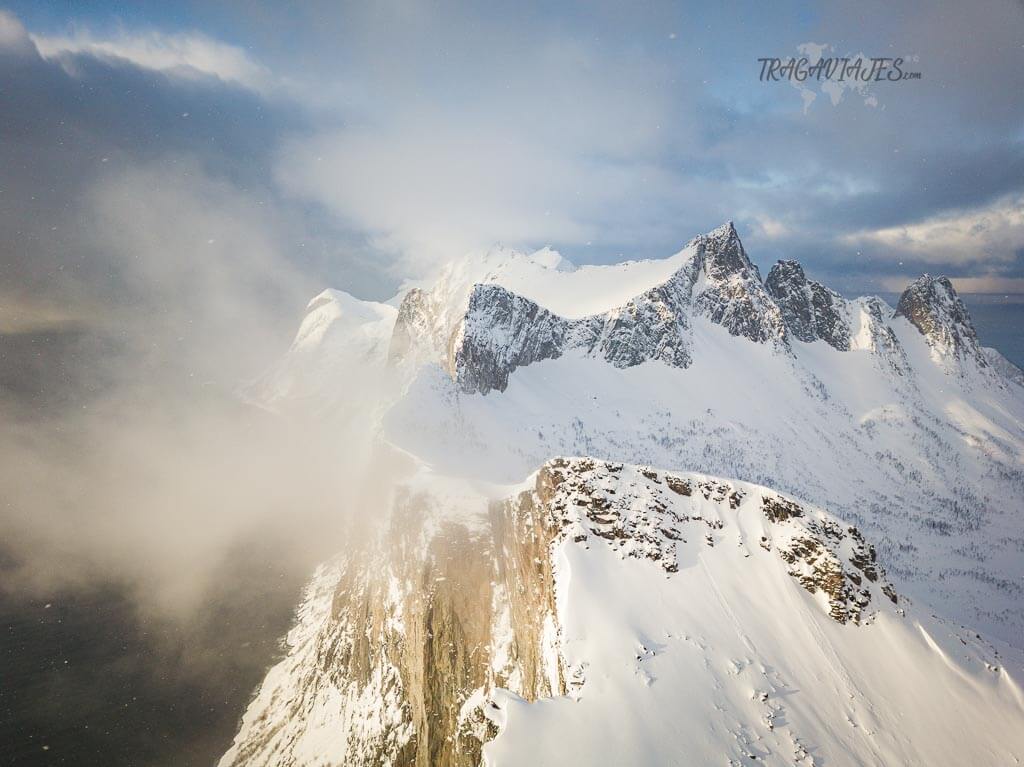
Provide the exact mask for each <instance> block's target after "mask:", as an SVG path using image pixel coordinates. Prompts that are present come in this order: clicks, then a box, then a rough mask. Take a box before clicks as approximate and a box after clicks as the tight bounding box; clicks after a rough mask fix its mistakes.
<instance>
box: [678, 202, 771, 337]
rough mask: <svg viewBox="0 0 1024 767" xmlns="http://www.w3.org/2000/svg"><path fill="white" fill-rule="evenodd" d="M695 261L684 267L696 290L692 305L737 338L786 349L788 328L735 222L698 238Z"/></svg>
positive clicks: (699, 312) (695, 247)
mask: <svg viewBox="0 0 1024 767" xmlns="http://www.w3.org/2000/svg"><path fill="white" fill-rule="evenodd" d="M691 245H692V246H693V247H694V249H695V250H696V256H695V258H694V259H693V261H692V262H691V263H690V264H689V265H688V266H687V267H684V269H686V271H687V273H688V274H689V275H690V279H691V281H692V284H693V285H694V288H693V306H694V309H695V311H696V312H697V313H698V314H702V315H704V316H706V317H707V318H708V319H710V320H711V321H712V322H714V323H716V324H718V325H721V326H722V327H724V328H725V329H726V330H728V331H729V333H731V334H732V335H734V336H742V337H743V338H748V339H750V340H751V341H756V342H759V343H765V342H773V343H776V344H780V345H785V344H786V343H787V341H788V336H787V332H786V325H785V323H784V322H783V320H782V313H781V312H780V311H779V307H778V306H777V305H776V304H775V302H774V301H773V300H772V298H771V296H770V295H768V293H767V292H766V291H765V288H764V285H762V284H761V274H760V272H759V271H758V269H757V267H756V266H754V264H753V263H751V261H750V259H749V258H748V257H747V252H746V250H744V248H743V243H742V242H740V238H739V235H738V234H737V233H736V228H735V227H734V226H733V224H732V222H731V221H730V222H728V223H727V224H725V225H724V226H720V227H719V228H718V229H715V230H714V231H712V232H709V233H708V234H705V235H701V236H700V237H698V238H696V239H695V240H694V241H693V242H692V243H691Z"/></svg>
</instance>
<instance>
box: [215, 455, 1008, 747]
mask: <svg viewBox="0 0 1024 767" xmlns="http://www.w3.org/2000/svg"><path fill="white" fill-rule="evenodd" d="M503 493H504V494H506V497H504V498H502V497H500V496H501V494H503ZM288 642H289V655H288V657H287V658H286V659H285V660H284V661H282V662H281V663H280V664H279V665H278V666H277V667H275V668H274V669H273V670H272V671H271V672H270V674H268V676H267V679H266V681H265V682H264V684H263V686H262V688H261V690H260V691H259V694H258V695H257V697H256V699H255V700H254V702H253V704H252V705H251V706H250V708H249V711H248V712H247V713H246V716H245V719H244V721H243V724H242V729H241V732H240V733H239V736H238V738H237V739H236V742H235V745H234V746H233V748H232V750H231V751H229V752H228V754H227V755H225V757H224V759H223V761H222V763H221V764H222V765H224V766H225V767H227V766H228V765H235V764H247V765H286V764H324V765H326V764H337V765H340V764H345V765H377V764H417V765H433V766H436V767H445V766H446V765H476V764H479V763H480V760H481V747H483V748H482V754H483V758H485V760H486V762H487V763H488V764H492V765H544V764H581V765H582V764H587V765H589V764H652V765H655V764H659V765H660V764H671V763H678V762H683V763H687V764H729V763H735V764H741V763H747V762H749V761H750V760H752V759H756V760H757V761H759V762H761V763H764V764H773V765H791V764H838V765H847V764H922V765H924V764H928V765H937V764H949V765H955V764H969V763H970V764H1000V763H1015V761H1014V760H1016V759H1019V758H1020V757H1021V756H1022V755H1024V698H1022V695H1021V690H1020V688H1019V686H1018V683H1017V681H1016V679H1019V678H1020V674H1021V672H1022V671H1024V667H1022V660H1024V659H1022V656H1021V654H1020V652H1019V651H1017V650H1014V649H1013V648H1008V647H1005V646H1002V645H998V644H992V643H989V642H986V641H983V640H981V639H979V638H978V637H977V636H975V635H974V634H973V633H972V632H969V631H966V630H964V629H962V628H960V627H957V626H955V625H953V624H949V623H946V622H943V621H941V620H938V619H936V618H933V617H931V616H930V615H929V614H928V613H927V612H926V611H924V610H921V609H919V608H918V607H917V606H916V605H913V604H911V603H909V602H907V600H906V599H904V598H901V597H899V596H898V595H897V593H896V590H895V589H894V588H893V586H892V585H891V584H890V583H889V581H888V580H887V578H886V575H885V572H884V570H883V569H882V568H881V566H880V565H879V564H878V563H877V561H876V554H875V551H874V549H873V547H872V546H871V545H870V544H869V543H867V542H866V541H865V540H864V538H863V536H862V535H861V534H860V532H859V531H858V530H857V529H856V528H854V527H851V526H849V525H846V524H844V523H842V522H840V521H839V520H837V519H836V518H834V517H833V516H831V515H830V514H828V513H826V512H824V511H822V510H820V509H816V508H813V507H810V506H807V505H806V504H803V503H801V502H798V501H795V500H793V499H791V498H787V497H785V496H782V495H779V494H778V493H776V492H774V491H771V490H768V489H767V488H763V487H759V486H756V485H751V484H749V483H742V482H735V481H727V480H721V479H717V478H713V477H709V476H706V475H698V474H686V473H677V472H665V471H660V470H654V469H651V468H648V467H634V466H624V465H622V464H614V463H607V462H602V461H595V460H592V459H557V460H553V461H551V462H549V463H548V464H546V465H545V466H544V467H543V468H542V469H541V470H540V471H539V472H537V473H536V474H535V475H534V476H532V477H531V478H530V479H529V480H528V481H527V482H526V483H525V484H523V485H521V486H518V487H515V488H491V489H490V491H489V492H481V491H479V490H478V491H476V492H475V493H474V491H472V490H471V489H470V488H469V487H468V485H467V484H465V483H464V484H462V485H460V484H459V483H452V482H451V481H450V480H444V479H443V478H437V477H431V476H430V475H429V473H427V474H421V475H420V476H418V477H416V478H415V479H413V480H412V481H411V482H410V483H409V485H408V486H406V487H404V488H400V489H399V490H398V491H397V492H396V497H395V506H394V510H393V512H392V515H391V518H390V522H389V527H388V529H387V531H386V532H385V533H383V534H382V535H381V537H380V538H379V539H378V541H377V543H376V544H374V545H373V546H371V547H370V549H369V550H368V551H366V552H362V553H354V554H349V555H347V556H346V557H345V558H342V559H339V561H338V562H335V563H332V564H331V565H329V566H325V567H324V568H322V569H321V571H320V572H319V573H318V574H317V576H316V578H315V579H314V582H313V584H312V585H311V586H310V588H309V590H308V592H307V597H306V601H305V603H304V605H303V607H302V609H301V610H300V613H299V623H298V625H297V626H296V628H295V629H294V630H293V631H292V633H291V635H290V636H289V639H288ZM531 701H536V702H531ZM485 744H486V745H485Z"/></svg>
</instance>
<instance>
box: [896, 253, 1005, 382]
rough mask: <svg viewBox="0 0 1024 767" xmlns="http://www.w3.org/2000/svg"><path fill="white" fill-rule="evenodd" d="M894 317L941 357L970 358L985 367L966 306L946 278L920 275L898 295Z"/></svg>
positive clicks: (986, 364) (976, 335) (985, 363)
mask: <svg viewBox="0 0 1024 767" xmlns="http://www.w3.org/2000/svg"><path fill="white" fill-rule="evenodd" d="M893 316H894V317H904V318H905V319H906V320H907V321H908V322H910V324H911V325H913V326H914V327H915V328H917V330H918V331H919V332H920V333H921V335H923V336H924V337H925V339H926V341H927V342H928V345H929V346H931V347H932V349H933V350H934V352H935V353H937V354H938V355H939V356H941V357H944V358H949V357H952V358H955V359H958V360H963V359H967V358H971V359H974V360H976V361H977V362H978V363H979V364H980V365H981V366H982V367H987V366H988V363H987V361H986V360H985V356H984V355H983V354H982V353H981V350H980V347H979V346H978V334H977V331H975V329H974V324H973V323H972V322H971V317H970V314H968V312H967V307H966V306H964V302H963V301H961V300H960V296H959V295H957V292H956V288H954V287H953V283H952V282H950V280H949V278H948V277H943V276H939V277H932V276H931V275H930V274H927V273H925V274H922V275H921V276H920V277H918V278H917V279H916V280H914V281H913V282H912V283H910V285H908V286H907V289H906V290H904V291H903V294H902V295H901V296H900V300H899V303H898V304H897V305H896V313H895V314H894V315H893Z"/></svg>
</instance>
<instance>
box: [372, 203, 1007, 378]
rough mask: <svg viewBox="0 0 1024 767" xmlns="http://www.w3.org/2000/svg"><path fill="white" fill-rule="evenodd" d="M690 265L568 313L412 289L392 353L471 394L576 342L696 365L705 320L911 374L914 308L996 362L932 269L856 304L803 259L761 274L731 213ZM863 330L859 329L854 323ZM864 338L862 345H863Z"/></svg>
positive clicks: (628, 359) (475, 290)
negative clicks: (437, 367) (456, 303)
mask: <svg viewBox="0 0 1024 767" xmlns="http://www.w3.org/2000/svg"><path fill="white" fill-rule="evenodd" d="M684 253H687V254H688V257H687V258H686V259H685V261H684V263H683V264H682V266H681V267H680V268H679V269H678V270H677V271H676V272H675V273H674V274H673V275H672V276H671V277H670V278H669V279H668V280H666V281H665V282H663V283H661V284H659V285H656V286H654V287H652V288H650V289H648V290H647V291H645V292H644V293H642V294H641V295H638V296H637V297H635V298H633V299H631V300H630V301H628V302H627V303H625V304H623V305H621V306H618V307H616V308H613V309H610V310H608V311H605V312H602V313H600V314H595V315H591V316H587V317H582V318H578V319H569V318H565V317H561V316H559V315H557V314H555V313H554V312H551V311H549V310H548V309H546V308H544V307H543V306H540V305H539V304H538V303H536V302H535V301H532V300H530V299H529V298H526V297H524V296H521V295H518V294H516V293H515V292H513V291H511V290H509V289H507V288H505V287H503V286H501V285H500V284H499V283H494V282H489V283H481V284H476V285H473V286H472V288H471V289H470V291H469V295H468V299H466V301H465V304H464V307H465V308H464V310H463V311H462V312H461V314H459V315H458V316H457V317H453V316H451V308H450V307H449V306H448V305H446V304H445V302H444V301H443V300H442V299H440V298H439V297H438V296H436V295H434V294H432V293H431V292H430V291H427V290H423V289H421V288H416V289H413V290H410V291H409V292H408V293H407V294H406V296H405V297H404V299H403V301H402V304H401V307H400V309H399V313H398V319H397V322H396V324H395V328H394V334H393V337H392V342H391V348H390V351H389V358H390V359H391V361H392V362H393V363H400V362H402V361H403V360H410V359H412V360H415V361H417V362H422V361H424V360H425V359H430V358H431V356H432V355H433V358H434V359H435V360H439V361H440V362H441V363H442V365H443V366H444V367H445V369H446V370H447V371H448V372H449V374H450V375H451V376H452V378H453V379H454V380H455V381H456V383H457V384H458V385H459V387H460V388H461V389H462V390H463V391H464V392H467V393H482V394H486V393H487V392H489V391H492V390H497V391H504V390H505V388H506V387H507V386H508V380H509V376H510V375H511V374H512V372H513V371H515V370H516V369H518V368H521V367H524V366H526V365H530V364H532V363H535V362H540V361H542V360H547V359H556V358H558V357H561V356H562V355H564V354H566V353H568V352H570V351H577V352H579V353H581V354H583V355H586V356H590V357H596V358H599V359H604V360H606V361H608V362H610V363H611V364H613V365H614V366H616V367H619V368H628V367H633V366H635V365H639V364H641V363H644V362H647V361H652V360H654V361H659V362H662V363H664V364H667V365H670V366H673V367H679V368H686V367H689V366H690V364H691V363H692V346H693V341H692V333H693V330H692V318H694V317H703V318H706V319H707V320H709V321H710V322H712V323H714V324H717V325H720V326H722V327H723V328H725V329H726V330H728V332H729V333H730V334H731V335H733V336H736V337H740V338H745V339H747V340H750V341H754V342H757V343H768V344H771V345H772V346H773V347H774V348H775V349H776V350H778V352H779V353H782V354H788V353H790V349H791V339H792V338H795V339H797V340H799V341H801V342H807V343H810V342H814V341H816V340H819V339H820V340H823V341H825V342H826V343H827V344H829V345H830V346H832V347H833V348H835V349H837V350H839V351H849V350H851V349H854V348H868V349H870V350H871V351H873V352H875V353H876V354H877V356H878V358H879V360H880V361H882V363H883V368H884V369H887V370H891V371H893V372H895V373H896V374H900V375H902V374H904V373H905V372H906V364H905V355H904V354H903V351H902V349H901V348H900V343H899V341H898V339H897V337H896V334H895V333H894V331H893V329H892V327H891V326H890V320H891V319H894V318H895V317H906V318H907V319H908V320H909V321H910V322H911V323H912V324H913V325H914V326H915V327H917V328H918V329H919V330H920V331H921V333H923V334H924V335H925V336H926V337H927V338H928V339H929V343H930V344H931V346H932V347H933V348H934V349H936V350H937V352H938V353H939V354H940V355H944V356H950V357H952V358H953V359H955V360H956V361H957V362H958V363H963V362H964V361H965V360H968V359H970V360H972V361H975V362H977V363H978V364H979V365H980V366H981V367H986V366H987V363H986V362H985V360H984V356H983V355H982V354H981V353H980V351H979V347H978V344H977V336H976V333H975V331H974V329H973V326H972V325H971V323H970V318H969V316H968V315H967V311H966V309H965V308H964V307H963V303H962V302H961V301H960V300H959V298H958V297H957V296H956V292H955V290H954V289H953V287H952V285H951V283H950V282H949V280H948V279H946V278H944V277H943V278H936V279H933V278H931V277H929V276H928V275H924V276H923V277H921V278H920V279H918V280H917V281H915V282H914V283H913V284H911V286H910V287H908V288H907V291H906V292H905V293H904V294H903V296H902V297H901V299H900V302H899V308H898V309H897V310H896V312H895V313H894V312H893V311H892V310H891V309H890V308H889V307H887V306H886V305H885V304H884V302H882V301H881V300H880V299H878V298H874V297H867V298H861V299H857V300H855V301H848V300H846V299H844V298H843V297H842V296H840V295H839V294H838V293H836V292H835V291H833V290H831V289H829V288H827V287H825V286H824V285H822V284H821V283H819V282H815V281H814V280H809V279H807V277H806V275H805V274H804V271H803V268H802V267H801V265H800V264H799V263H798V262H796V261H780V262H778V263H777V264H776V265H775V266H773V267H772V269H771V271H770V272H769V275H768V278H767V279H766V280H765V281H764V283H762V281H761V277H760V273H759V271H758V269H757V267H756V266H755V265H754V264H753V263H752V262H751V261H750V259H749V257H748V256H747V254H746V251H745V250H744V248H743V244H742V242H741V241H740V238H739V235H738V234H737V232H736V229H735V227H734V226H733V225H732V223H731V222H729V223H727V224H725V225H724V226H722V227H719V228H718V229H716V230H714V231H712V232H709V233H708V234H706V235H701V236H699V237H697V238H695V239H694V240H692V241H691V242H690V243H689V244H688V245H687V247H686V249H685V250H684ZM858 323H859V324H861V325H862V327H863V328H864V329H865V332H863V333H861V334H860V337H855V325H856V324H858ZM858 344H859V345H860V346H858Z"/></svg>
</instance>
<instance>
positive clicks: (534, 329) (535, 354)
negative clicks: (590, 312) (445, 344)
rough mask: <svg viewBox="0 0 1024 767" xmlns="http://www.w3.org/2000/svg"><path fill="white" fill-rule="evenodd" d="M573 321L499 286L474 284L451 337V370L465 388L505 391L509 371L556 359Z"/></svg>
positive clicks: (560, 353)
mask: <svg viewBox="0 0 1024 767" xmlns="http://www.w3.org/2000/svg"><path fill="white" fill-rule="evenodd" d="M570 329H571V323H569V322H568V321H567V320H565V319H563V318H561V317H558V316H556V315H554V314H552V313H551V312H549V311H548V310H547V309H544V308H542V307H540V306H538V305H537V304H535V303H534V302H533V301H530V300H529V299H527V298H523V297H522V296H517V295H516V294H515V293H511V292H509V291H508V290H506V289H505V288H503V287H501V286H500V285H477V286H475V287H474V288H473V292H472V293H470V296H469V308H468V309H467V310H466V316H465V318H464V319H463V321H462V323H461V325H460V326H459V327H458V329H457V330H456V332H455V335H454V336H453V338H452V343H451V350H450V353H449V359H450V360H451V365H452V369H451V371H450V372H451V374H452V377H453V378H454V379H455V380H456V381H457V382H458V384H459V386H460V387H461V388H462V389H463V391H467V392H481V393H484V394H486V393H487V392H489V391H491V390H492V389H497V390H498V391H504V389H505V387H506V386H508V377H509V374H511V373H512V371H513V370H515V369H516V368H519V367H523V366H525V365H529V364H532V363H534V362H540V361H541V360H546V359H553V358H555V357H560V356H561V355H562V354H563V353H564V351H565V348H566V337H567V336H568V335H569V334H570Z"/></svg>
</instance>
